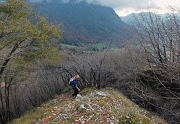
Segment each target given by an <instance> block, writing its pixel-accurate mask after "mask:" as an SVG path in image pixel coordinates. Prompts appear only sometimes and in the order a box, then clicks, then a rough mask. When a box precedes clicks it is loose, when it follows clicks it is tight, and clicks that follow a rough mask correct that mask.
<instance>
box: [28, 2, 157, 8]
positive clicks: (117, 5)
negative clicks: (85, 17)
mask: <svg viewBox="0 0 180 124" xmlns="http://www.w3.org/2000/svg"><path fill="white" fill-rule="evenodd" d="M30 1H32V2H42V1H43V0H30ZM45 1H47V2H50V1H53V0H45ZM56 1H59V2H63V3H68V2H69V1H70V0H56ZM74 1H76V2H80V1H86V2H87V3H95V4H99V5H102V6H107V7H112V8H119V9H121V8H125V7H132V8H134V9H139V8H142V7H144V6H145V5H147V4H149V5H148V6H154V5H153V3H152V2H150V1H152V0H74Z"/></svg>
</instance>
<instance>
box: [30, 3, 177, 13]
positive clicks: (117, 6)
mask: <svg viewBox="0 0 180 124" xmlns="http://www.w3.org/2000/svg"><path fill="white" fill-rule="evenodd" d="M30 1H32V2H42V1H43V0H30ZM46 1H47V2H50V1H54V0H46ZM56 1H59V2H63V3H68V2H69V1H70V0H56ZM73 1H76V2H80V1H86V2H87V3H95V4H99V5H102V6H107V7H112V8H113V9H114V10H115V11H116V13H117V14H118V15H120V16H123V14H124V15H127V14H129V13H132V12H140V11H143V10H144V9H147V8H148V9H153V10H157V9H160V10H161V11H165V10H166V9H167V7H168V6H177V7H178V6H180V0H73Z"/></svg>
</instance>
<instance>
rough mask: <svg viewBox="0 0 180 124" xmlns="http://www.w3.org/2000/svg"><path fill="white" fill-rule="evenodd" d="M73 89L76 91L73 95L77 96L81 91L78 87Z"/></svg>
mask: <svg viewBox="0 0 180 124" xmlns="http://www.w3.org/2000/svg"><path fill="white" fill-rule="evenodd" d="M73 90H74V93H73V94H72V96H73V97H74V96H75V97H76V96H77V94H78V93H79V91H78V89H77V88H73Z"/></svg>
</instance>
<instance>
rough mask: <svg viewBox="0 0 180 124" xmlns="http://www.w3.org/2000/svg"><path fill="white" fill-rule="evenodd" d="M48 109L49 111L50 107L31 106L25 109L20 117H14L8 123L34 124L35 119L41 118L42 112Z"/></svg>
mask: <svg viewBox="0 0 180 124" xmlns="http://www.w3.org/2000/svg"><path fill="white" fill-rule="evenodd" d="M48 111H50V109H45V108H33V109H32V110H30V111H27V113H26V114H25V115H24V116H22V117H21V118H19V119H14V120H13V121H12V122H10V123H8V124H34V121H35V120H38V119H39V118H42V117H43V116H44V114H45V113H47V112H48Z"/></svg>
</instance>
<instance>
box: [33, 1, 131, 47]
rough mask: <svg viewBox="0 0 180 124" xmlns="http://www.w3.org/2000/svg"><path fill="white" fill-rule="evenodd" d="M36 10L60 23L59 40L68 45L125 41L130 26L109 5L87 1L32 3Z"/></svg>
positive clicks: (119, 42)
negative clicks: (61, 28)
mask: <svg viewBox="0 0 180 124" xmlns="http://www.w3.org/2000/svg"><path fill="white" fill-rule="evenodd" d="M33 6H34V8H35V10H36V12H37V13H39V14H40V15H43V16H46V17H47V18H48V20H50V21H51V22H54V23H58V24H61V25H62V26H63V30H64V34H63V38H62V39H61V42H62V43H65V44H70V45H81V44H94V43H106V44H107V43H109V42H113V43H114V44H116V45H121V44H123V42H124V41H128V38H130V36H129V35H128V33H127V28H129V27H128V26H127V25H126V24H125V23H124V22H123V21H122V20H121V19H120V17H119V16H118V15H117V14H116V13H115V11H114V10H113V9H112V8H109V7H105V6H100V5H96V4H90V3H86V2H83V1H82V2H76V1H73V0H71V1H70V2H69V3H61V2H57V1H54V2H53V1H51V2H45V1H44V2H40V3H33Z"/></svg>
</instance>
